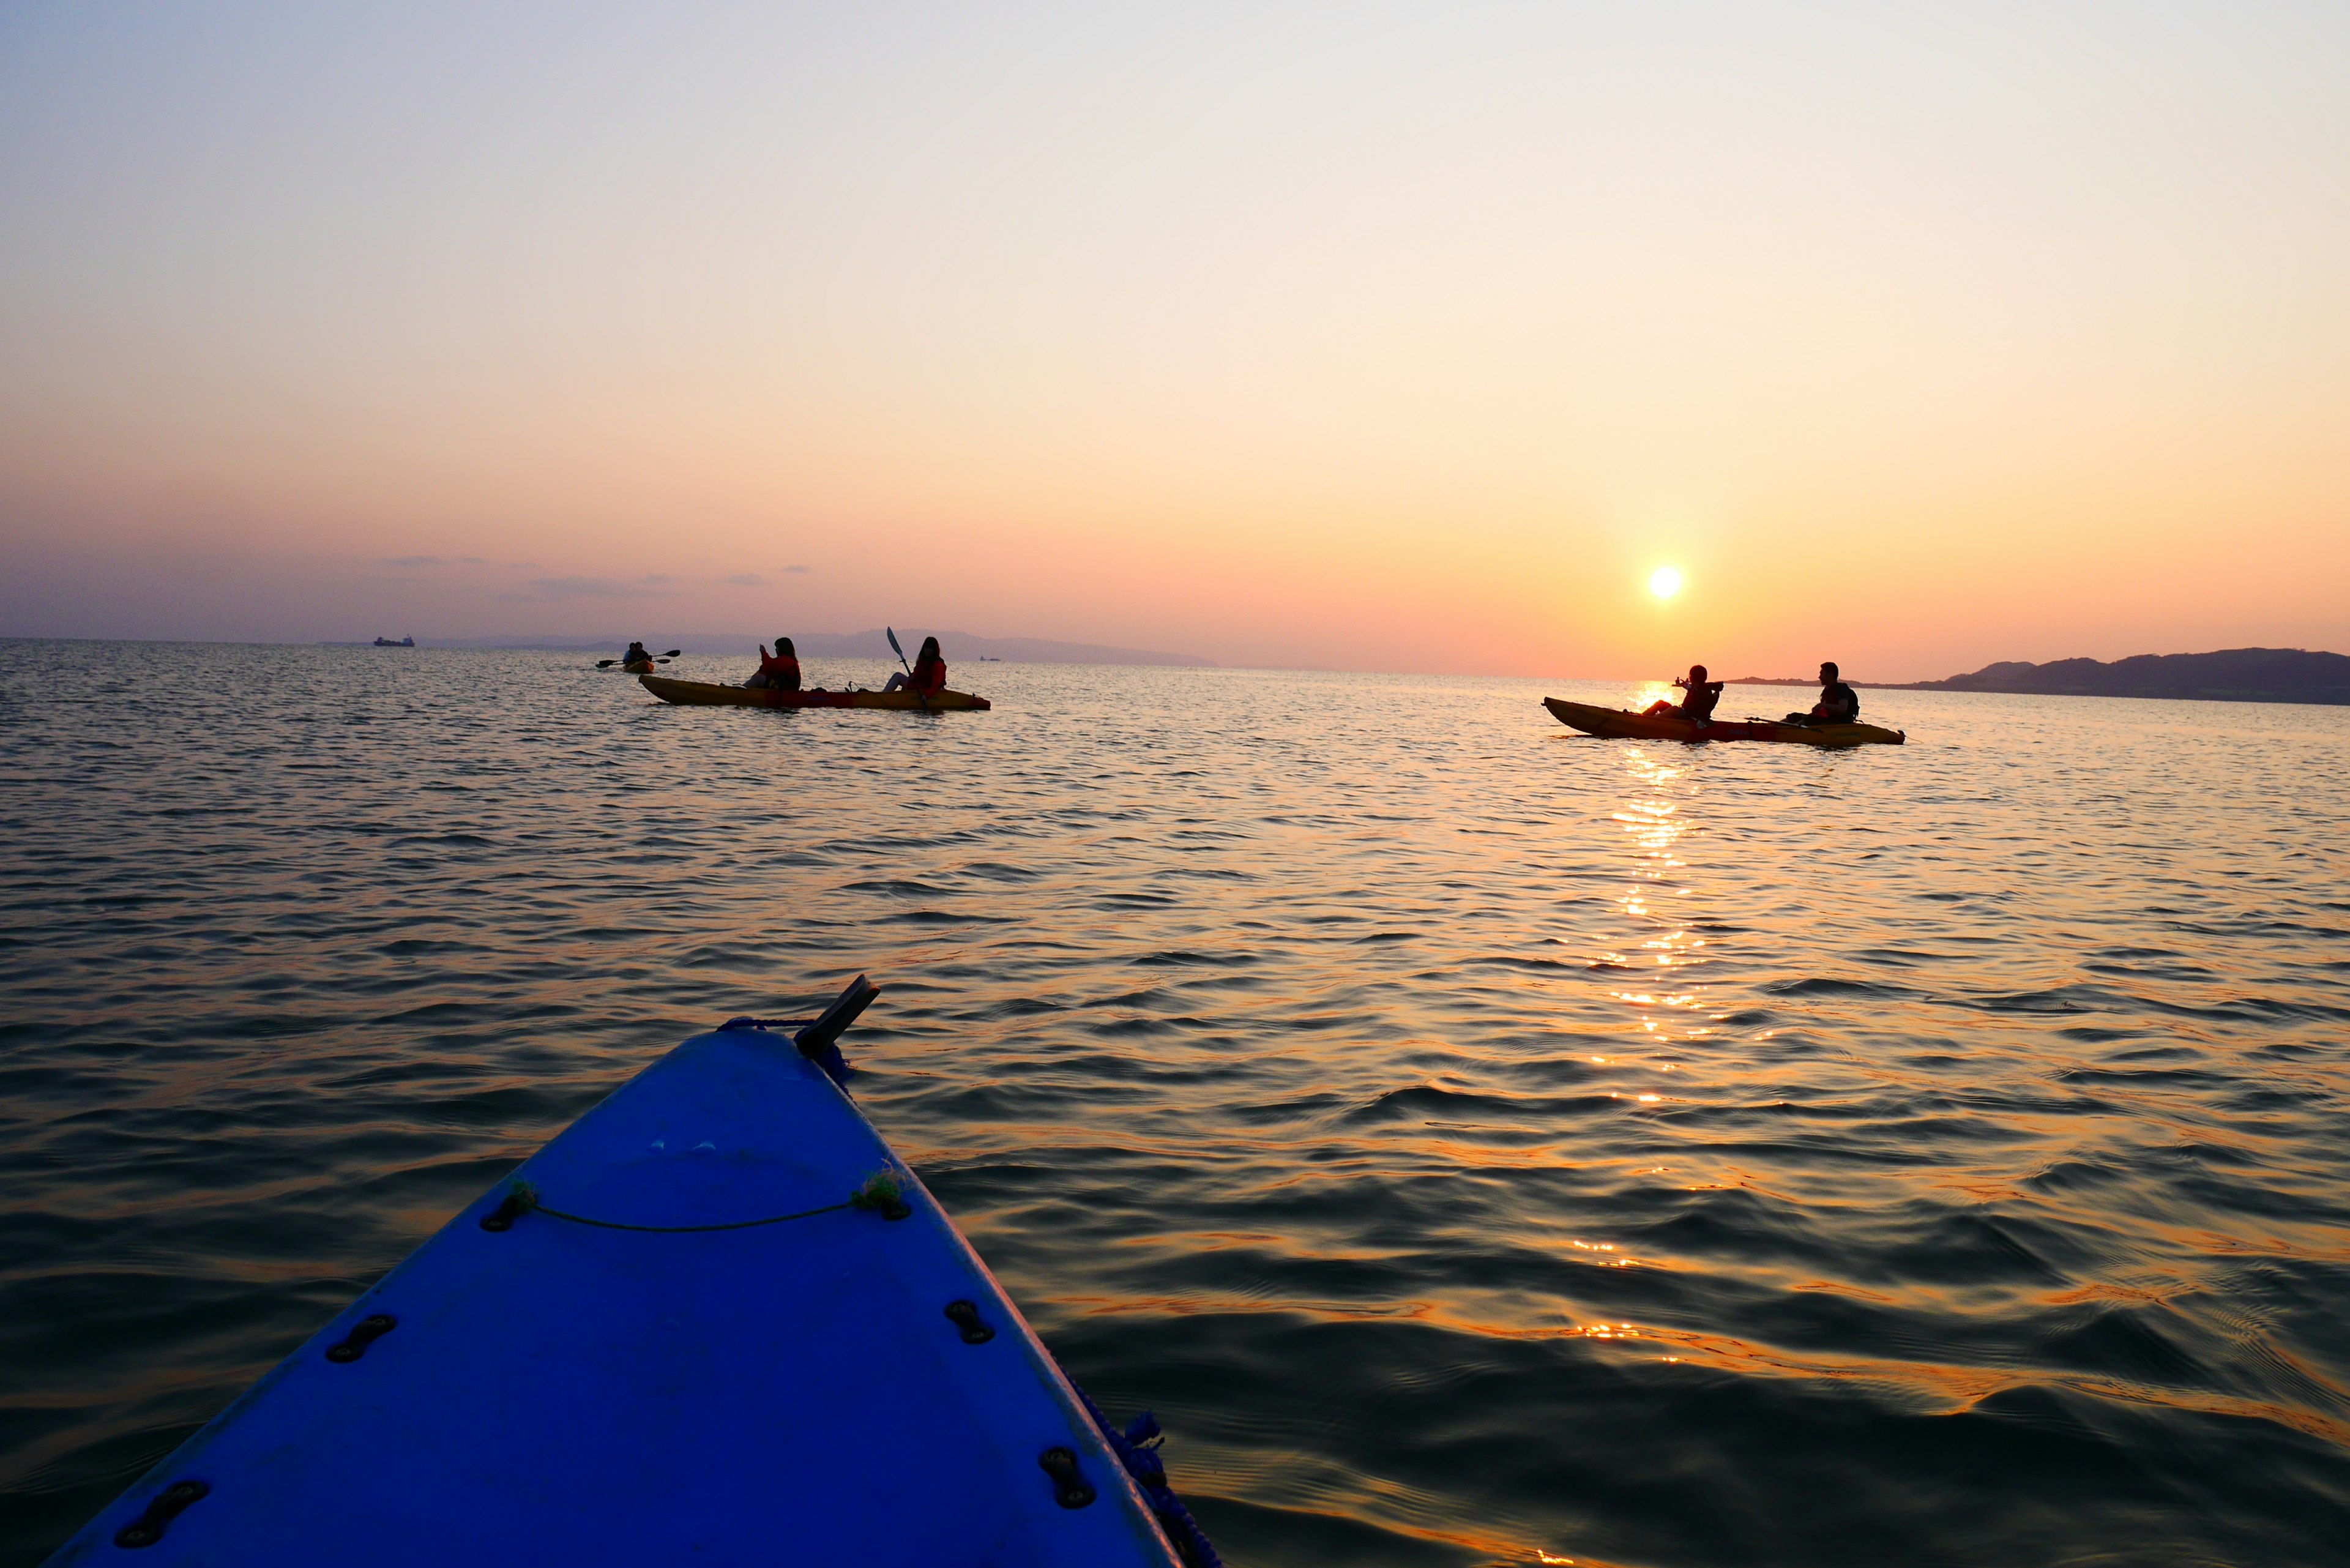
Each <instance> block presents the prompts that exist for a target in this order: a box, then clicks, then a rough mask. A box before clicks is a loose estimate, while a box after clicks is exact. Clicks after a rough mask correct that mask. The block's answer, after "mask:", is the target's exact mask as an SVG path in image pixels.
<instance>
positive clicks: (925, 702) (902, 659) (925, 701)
mask: <svg viewBox="0 0 2350 1568" xmlns="http://www.w3.org/2000/svg"><path fill="white" fill-rule="evenodd" d="M881 630H882V633H883V635H884V636H886V637H888V638H889V651H890V652H892V653H894V654H896V655H897V656H898V662H899V663H900V664H906V650H905V649H902V648H900V647H899V646H898V628H896V627H894V626H885V627H883V628H881ZM906 690H907V691H914V667H913V666H912V665H910V664H906ZM914 701H917V702H920V704H921V705H922V711H923V712H925V713H927V712H929V711H931V700H930V698H929V697H928V696H926V695H924V694H923V693H921V692H920V691H914Z"/></svg>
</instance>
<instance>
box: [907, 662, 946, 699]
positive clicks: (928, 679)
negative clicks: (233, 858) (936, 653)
mask: <svg viewBox="0 0 2350 1568" xmlns="http://www.w3.org/2000/svg"><path fill="white" fill-rule="evenodd" d="M906 684H907V685H909V686H910V687H912V688H913V689H914V690H915V691H919V692H920V693H921V694H922V695H923V696H925V697H933V696H936V695H937V694H938V693H940V692H941V691H945V690H946V689H947V661H946V660H945V659H922V660H920V661H919V662H917V663H916V664H915V666H914V677H913V679H912V680H909V681H907V682H906Z"/></svg>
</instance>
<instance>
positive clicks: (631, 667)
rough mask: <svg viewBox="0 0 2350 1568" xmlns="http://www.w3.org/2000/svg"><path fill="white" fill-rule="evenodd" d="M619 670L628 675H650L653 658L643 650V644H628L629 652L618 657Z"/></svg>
mask: <svg viewBox="0 0 2350 1568" xmlns="http://www.w3.org/2000/svg"><path fill="white" fill-rule="evenodd" d="M620 668H621V670H624V671H626V672H627V673H629V674H630V675H650V674H651V673H652V672H653V656H652V655H651V654H650V653H648V652H647V651H646V650H645V645H644V644H643V643H641V642H632V643H630V644H629V651H628V652H626V653H624V654H622V655H620Z"/></svg>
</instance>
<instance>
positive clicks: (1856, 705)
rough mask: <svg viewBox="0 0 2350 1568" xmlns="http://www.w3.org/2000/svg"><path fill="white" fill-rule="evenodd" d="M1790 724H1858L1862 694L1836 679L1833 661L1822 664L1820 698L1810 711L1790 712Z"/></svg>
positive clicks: (1788, 720)
mask: <svg viewBox="0 0 2350 1568" xmlns="http://www.w3.org/2000/svg"><path fill="white" fill-rule="evenodd" d="M1787 722H1789V723H1790V724H1857V723H1859V722H1860V695H1859V693H1857V692H1856V691H1853V689H1852V688H1851V687H1849V686H1847V685H1846V684H1845V683H1844V682H1843V681H1841V680H1837V679H1836V667H1835V664H1833V663H1828V664H1823V665H1821V666H1820V700H1819V701H1817V702H1815V703H1814V704H1813V705H1812V711H1810V712H1808V713H1790V714H1788V715H1787Z"/></svg>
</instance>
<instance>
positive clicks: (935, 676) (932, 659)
mask: <svg viewBox="0 0 2350 1568" xmlns="http://www.w3.org/2000/svg"><path fill="white" fill-rule="evenodd" d="M946 689H947V661H946V659H945V658H944V657H943V656H942V655H941V653H940V652H939V639H937V638H935V637H926V638H924V639H922V651H921V652H920V653H918V654H916V655H914V672H913V673H912V674H911V675H909V674H907V673H906V672H905V671H904V670H899V671H898V673H897V674H895V675H892V676H891V677H889V685H887V686H884V687H883V688H881V690H882V691H911V692H913V693H914V694H915V695H916V696H918V697H935V696H937V695H938V694H939V693H940V692H941V691H945V690H946Z"/></svg>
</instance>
